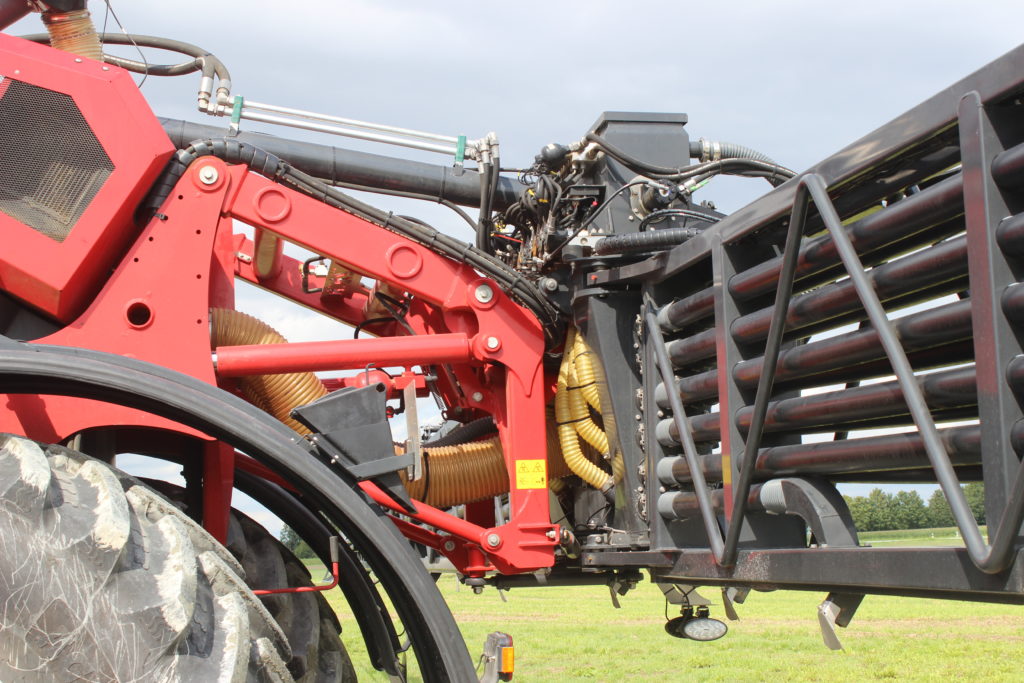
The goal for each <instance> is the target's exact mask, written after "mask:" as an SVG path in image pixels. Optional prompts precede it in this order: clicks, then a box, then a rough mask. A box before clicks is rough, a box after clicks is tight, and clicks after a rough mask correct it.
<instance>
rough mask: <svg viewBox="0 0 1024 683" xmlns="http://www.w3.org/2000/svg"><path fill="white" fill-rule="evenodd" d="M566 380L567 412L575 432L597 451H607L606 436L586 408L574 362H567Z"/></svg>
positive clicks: (581, 385)
mask: <svg viewBox="0 0 1024 683" xmlns="http://www.w3.org/2000/svg"><path fill="white" fill-rule="evenodd" d="M572 355H575V354H572ZM567 380H568V386H566V388H565V390H566V392H567V393H568V394H569V414H570V415H572V426H573V427H574V428H575V429H576V433H577V434H579V435H580V437H581V438H582V439H583V440H584V441H586V442H587V443H589V444H590V445H591V446H593V447H594V448H596V449H597V450H598V452H600V453H602V454H604V453H607V452H608V437H607V436H606V435H605V433H604V430H603V429H601V428H600V427H598V426H597V423H596V422H594V420H593V419H591V417H590V409H589V408H587V401H586V399H585V398H584V396H583V391H582V389H583V383H582V382H581V381H580V379H579V374H578V373H577V371H576V364H575V363H573V362H570V363H569V373H568V378H567Z"/></svg>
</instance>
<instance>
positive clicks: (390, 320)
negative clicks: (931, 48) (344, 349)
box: [352, 318, 395, 339]
mask: <svg viewBox="0 0 1024 683" xmlns="http://www.w3.org/2000/svg"><path fill="white" fill-rule="evenodd" d="M393 322H395V320H394V318H370V319H369V320H364V321H363V322H361V323H359V324H358V325H356V327H355V329H354V330H353V331H352V338H353V339H359V333H360V332H361V331H362V330H363V328H364V327H368V326H370V325H376V324H378V323H393Z"/></svg>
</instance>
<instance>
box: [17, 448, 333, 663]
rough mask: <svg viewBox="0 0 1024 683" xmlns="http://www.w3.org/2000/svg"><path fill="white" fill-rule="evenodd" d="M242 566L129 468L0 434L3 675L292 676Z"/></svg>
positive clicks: (288, 656) (277, 632)
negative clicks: (117, 467)
mask: <svg viewBox="0 0 1024 683" xmlns="http://www.w3.org/2000/svg"><path fill="white" fill-rule="evenodd" d="M242 576H244V570H243V567H242V565H241V564H240V563H239V562H238V561H237V560H236V559H235V558H234V557H233V556H232V555H231V554H230V553H229V552H228V551H227V550H226V549H224V548H223V547H222V546H221V545H220V544H218V543H217V542H216V541H214V540H213V539H212V537H210V536H209V535H208V534H207V533H206V532H205V531H203V529H202V528H201V527H199V526H198V525H197V524H196V523H195V522H193V521H192V520H190V519H189V518H188V517H187V516H186V515H185V514H183V513H182V512H181V511H179V510H178V509H177V508H176V507H175V506H174V505H172V504H170V503H169V502H168V501H167V500H166V499H164V498H163V497H161V496H160V495H159V494H157V493H156V492H154V491H152V490H151V489H149V488H147V487H146V486H143V485H142V484H141V483H139V482H138V481H137V480H135V479H133V478H132V477H129V476H128V475H126V474H123V473H121V472H118V471H117V470H115V469H113V468H111V467H109V466H108V465H106V464H104V463H102V462H100V461H97V460H94V459H92V458H89V457H87V456H84V455H82V454H80V453H76V452H74V451H69V450H68V449H65V448H61V447H57V446H51V447H46V448H44V447H42V446H40V445H39V444H37V443H35V442H33V441H31V440H28V439H25V438H22V437H17V436H10V435H0V680H3V681H137V680H147V681H292V680H294V679H295V676H294V675H293V673H292V671H290V670H289V667H288V664H287V663H288V662H290V661H291V660H292V651H291V648H290V646H289V644H288V641H287V639H286V636H285V634H284V633H283V632H282V630H281V628H280V627H279V626H278V625H277V623H276V622H275V621H274V619H273V617H272V616H271V614H270V612H269V611H268V609H267V608H266V607H265V606H264V605H263V603H261V602H260V600H258V599H256V597H255V596H254V595H253V594H252V592H251V591H250V590H249V588H248V587H247V586H246V584H245V582H244V581H243V580H242V579H241V578H240V577H242ZM307 673H312V672H307ZM303 680H323V679H321V678H319V677H313V678H308V677H306V678H303ZM328 680H337V679H328Z"/></svg>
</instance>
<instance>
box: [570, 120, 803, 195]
mask: <svg viewBox="0 0 1024 683" xmlns="http://www.w3.org/2000/svg"><path fill="white" fill-rule="evenodd" d="M586 139H587V140H588V141H590V142H593V143H594V144H595V145H597V146H598V147H600V148H601V149H602V150H603V151H604V152H605V153H606V154H608V155H609V156H611V157H612V158H614V159H615V160H616V161H618V162H619V163H621V164H622V165H624V166H626V167H628V168H629V169H630V170H632V171H635V172H637V173H640V174H642V175H646V176H648V177H657V178H668V179H671V180H684V179H688V178H693V177H694V176H699V175H701V174H709V175H716V174H718V173H725V174H733V175H747V174H748V172H752V173H750V174H751V175H755V176H756V177H763V178H766V179H767V180H768V182H769V183H771V184H772V185H773V186H778V185H781V184H782V183H783V182H785V181H786V180H788V179H789V178H792V177H793V176H795V175H796V173H794V172H793V171H791V170H790V169H788V168H786V167H785V166H780V165H779V164H776V163H775V162H774V161H771V160H770V159H768V160H767V161H765V160H762V159H754V158H748V157H736V158H722V159H720V160H718V161H708V162H706V163H701V164H695V165H693V166H690V167H683V168H669V167H667V166H656V165H654V164H649V163H647V162H645V161H641V160H640V159H637V158H636V157H634V156H631V155H629V154H627V153H626V152H624V151H622V150H621V149H619V148H618V147H616V146H615V145H613V144H611V143H610V142H608V141H607V140H605V139H604V138H602V137H601V136H600V135H597V134H596V133H593V132H591V133H587V137H586ZM736 148H737V149H738V148H740V146H739V145H736ZM743 149H747V148H743ZM751 151H753V150H751Z"/></svg>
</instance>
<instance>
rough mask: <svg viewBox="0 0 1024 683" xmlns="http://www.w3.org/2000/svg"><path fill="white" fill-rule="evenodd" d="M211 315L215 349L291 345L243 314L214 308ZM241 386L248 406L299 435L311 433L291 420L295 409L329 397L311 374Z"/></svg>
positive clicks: (259, 378)
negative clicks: (248, 403) (256, 407)
mask: <svg viewBox="0 0 1024 683" xmlns="http://www.w3.org/2000/svg"><path fill="white" fill-rule="evenodd" d="M210 314H211V315H210V319H211V322H212V330H211V335H212V338H211V343H212V345H213V347H214V348H217V347H218V346H248V345H252V344H284V343H286V342H287V341H288V340H286V339H285V338H284V337H283V336H281V335H280V334H278V332H277V331H276V330H274V328H272V327H271V326H270V325H268V324H266V323H265V322H263V321H262V320H259V319H258V318H254V317H252V316H251V315H246V314H245V313H242V312H240V311H234V310H231V309H227V308H215V309H213V310H212V311H211V312H210ZM238 385H239V388H241V390H242V393H243V394H244V395H245V398H246V399H247V400H248V401H249V402H251V403H253V404H255V405H257V406H259V407H260V408H262V409H263V410H265V411H267V412H268V413H270V414H271V415H273V416H274V417H276V418H277V419H278V420H280V421H281V422H283V423H285V424H286V425H288V426H289V427H291V428H292V429H294V430H295V431H296V432H298V433H299V434H309V430H308V429H306V428H305V427H304V426H302V425H301V424H299V423H298V422H296V421H295V420H293V419H292V417H291V412H292V409H293V408H295V407H297V406H302V405H306V404H307V403H311V402H312V401H315V400H316V399H318V398H321V397H322V396H325V395H326V394H327V390H326V389H324V385H323V383H322V382H320V380H319V379H317V378H316V375H314V374H313V373H312V372H291V373H284V374H279V375H252V376H249V377H242V378H240V379H239V380H238Z"/></svg>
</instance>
